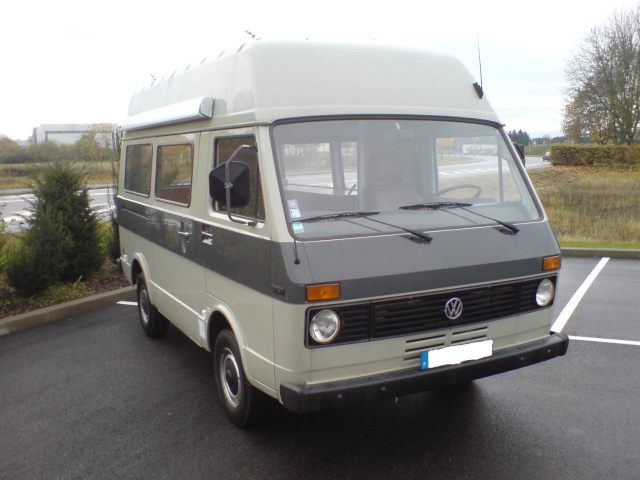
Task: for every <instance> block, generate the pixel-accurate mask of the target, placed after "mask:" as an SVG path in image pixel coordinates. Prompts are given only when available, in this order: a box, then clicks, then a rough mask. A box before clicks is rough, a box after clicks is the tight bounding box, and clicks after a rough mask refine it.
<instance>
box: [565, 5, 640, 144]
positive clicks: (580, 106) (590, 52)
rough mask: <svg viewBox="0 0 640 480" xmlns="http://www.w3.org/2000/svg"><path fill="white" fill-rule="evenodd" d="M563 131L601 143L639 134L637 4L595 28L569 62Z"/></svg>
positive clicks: (629, 140) (628, 140) (639, 33)
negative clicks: (586, 134) (581, 135)
mask: <svg viewBox="0 0 640 480" xmlns="http://www.w3.org/2000/svg"><path fill="white" fill-rule="evenodd" d="M565 74H566V77H567V80H568V83H569V86H568V87H567V88H566V89H565V94H566V95H567V97H568V100H567V102H566V105H565V109H564V119H563V130H564V131H565V134H567V136H569V137H575V136H578V135H579V134H584V133H589V134H590V135H591V136H592V138H593V139H594V140H596V141H598V142H599V143H606V142H607V141H609V140H611V141H614V142H618V143H627V144H631V143H633V142H634V141H636V140H637V139H638V136H639V134H640V6H638V7H636V9H635V10H630V11H621V12H616V13H614V14H613V16H612V17H611V18H610V19H609V21H608V23H606V24H605V25H603V26H600V27H594V28H592V29H591V31H590V32H589V33H588V34H587V35H586V36H585V38H584V40H583V41H582V44H581V45H580V48H579V50H578V52H577V53H575V54H574V55H573V57H572V58H571V59H570V60H569V61H568V62H567V64H566V68H565Z"/></svg>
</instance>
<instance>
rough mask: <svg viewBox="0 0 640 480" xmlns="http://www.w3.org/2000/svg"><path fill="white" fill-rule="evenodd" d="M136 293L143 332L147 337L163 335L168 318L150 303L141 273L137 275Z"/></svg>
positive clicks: (167, 325)
mask: <svg viewBox="0 0 640 480" xmlns="http://www.w3.org/2000/svg"><path fill="white" fill-rule="evenodd" d="M136 293H137V295H138V316H139V317H140V325H142V329H143V330H144V333H146V334H147V337H162V336H164V334H165V333H167V329H168V328H169V320H167V319H166V318H165V317H163V316H162V314H161V313H160V312H158V310H157V309H156V307H154V306H153V304H152V303H151V299H150V298H149V289H148V288H147V282H146V281H145V279H144V277H143V276H142V275H140V276H138V281H137V282H136Z"/></svg>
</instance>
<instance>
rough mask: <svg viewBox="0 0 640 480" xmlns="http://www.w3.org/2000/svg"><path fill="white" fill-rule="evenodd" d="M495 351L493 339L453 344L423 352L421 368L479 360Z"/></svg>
mask: <svg viewBox="0 0 640 480" xmlns="http://www.w3.org/2000/svg"><path fill="white" fill-rule="evenodd" d="M492 353H493V340H483V341H482V342H474V343H466V344H464V345H453V346H451V347H445V348H439V349H437V350H429V351H427V352H422V355H421V361H420V369H421V370H427V369H429V368H435V367H442V366H443V365H459V364H460V363H462V362H466V361H468V360H479V359H481V358H486V357H490V356H491V354H492Z"/></svg>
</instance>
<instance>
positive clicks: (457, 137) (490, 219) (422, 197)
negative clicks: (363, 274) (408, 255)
mask: <svg viewBox="0 0 640 480" xmlns="http://www.w3.org/2000/svg"><path fill="white" fill-rule="evenodd" d="M272 134H273V143H274V147H275V157H276V161H277V167H278V172H279V180H280V186H281V191H282V195H283V199H284V205H285V207H286V213H287V218H288V221H289V224H290V229H291V232H292V233H293V234H294V235H295V236H296V237H297V238H300V239H322V238H336V237H345V236H360V235H378V234H387V233H397V232H401V231H402V230H403V229H413V230H416V231H423V232H424V231H436V230H442V229H448V228H461V227H475V226H478V225H495V220H499V221H501V222H509V223H511V224H513V223H517V222H526V221H533V220H537V219H540V217H541V211H540V209H539V207H538V205H537V203H536V201H535V199H534V197H533V195H532V193H531V191H530V189H529V187H528V184H527V182H526V180H525V179H524V178H523V175H522V171H521V168H523V167H522V166H521V165H519V163H520V160H519V159H518V158H517V157H516V156H514V153H513V150H512V148H510V147H509V146H508V144H507V141H508V140H507V139H506V138H505V137H504V135H503V133H502V131H501V130H500V129H499V128H497V127H495V126H493V125H489V124H485V123H471V122H461V121H449V120H430V119H400V118H398V119H394V118H389V119H379V118H375V119H345V120H317V121H304V122H298V123H280V124H276V125H275V126H274V127H273V130H272ZM421 206H422V208H421ZM373 215H375V220H377V221H372V220H371V217H372V216H373ZM494 219H495V220H494Z"/></svg>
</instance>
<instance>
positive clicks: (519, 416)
mask: <svg viewBox="0 0 640 480" xmlns="http://www.w3.org/2000/svg"><path fill="white" fill-rule="evenodd" d="M563 262H564V265H563V270H562V274H561V280H560V285H559V294H558V297H557V299H556V315H557V317H559V318H560V317H562V316H564V317H566V316H567V315H568V313H567V312H568V311H569V310H570V312H569V313H571V314H570V315H569V316H568V318H567V320H566V323H565V324H564V327H563V331H564V332H566V333H569V334H570V335H571V336H572V337H573V339H572V341H571V345H570V346H569V352H568V354H567V355H566V356H565V357H561V358H557V359H554V360H552V361H549V362H545V363H543V364H539V365H536V366H532V367H529V368H525V369H522V370H518V371H515V372H510V373H507V374H503V375H499V376H496V377H491V378H486V379H482V380H478V381H476V382H473V383H472V384H470V385H468V386H466V387H461V388H456V389H450V390H443V391H436V392H429V393H424V394H419V395H414V396H410V397H403V398H400V399H398V400H397V402H394V401H393V400H391V401H384V402H378V403H373V404H366V405H360V406H357V407H353V408H347V409H342V410H335V411H331V412H324V413H319V414H313V415H308V416H297V415H295V414H292V413H289V412H287V411H285V410H284V409H282V408H281V407H280V406H279V405H277V404H275V403H274V402H270V403H269V404H268V405H267V408H266V413H265V417H264V421H263V422H262V423H261V424H259V425H258V426H257V427H256V428H254V429H253V430H251V431H243V430H240V429H237V428H236V427H234V426H232V425H231V424H230V423H229V422H228V421H227V420H226V418H225V416H224V413H223V410H222V408H221V407H220V406H219V404H218V402H217V398H216V393H215V391H214V387H213V371H212V368H211V359H210V355H209V354H208V353H207V352H205V351H204V350H202V349H200V348H198V347H197V346H195V345H194V344H192V343H191V342H190V341H189V340H188V339H186V337H184V336H183V335H182V334H180V333H179V332H178V331H177V330H176V329H174V328H171V329H170V331H169V333H168V335H167V337H166V338H165V339H163V340H160V341H152V340H149V339H147V338H146V337H145V336H144V334H143V333H142V331H141V329H140V327H139V326H138V324H137V317H136V310H135V307H133V306H130V305H112V306H109V307H105V308H102V309H100V310H97V311H94V312H89V313H84V314H80V315H74V316H73V317H71V318H68V319H65V320H61V321H58V322H55V323H51V324H48V325H44V326H41V327H37V328H33V329H31V330H25V331H22V332H18V333H14V334H11V335H7V336H4V337H0V425H1V427H0V478H2V479H5V478H6V479H13V478H16V479H26V478H110V479H111V478H154V479H155V478H193V479H196V478H215V479H227V478H241V479H272V478H274V479H277V478H283V479H285V478H286V479H292V478H300V479H302V478H304V479H315V478H318V479H329V478H357V479H359V478H363V479H388V478H402V479H413V478H447V479H451V478H454V479H458V478H460V479H462V478H473V479H496V480H497V479H547V478H562V479H601V478H611V479H635V478H637V475H638V472H639V471H640V415H638V412H639V411H640V400H639V399H640V296H639V295H638V284H639V283H640V260H621V259H611V260H608V261H603V260H601V259H600V258H567V257H565V258H564V259H563ZM602 262H604V264H603V263H602ZM585 281H587V283H585ZM587 284H589V285H587ZM585 285H586V286H588V288H585ZM581 294H582V296H581V298H580V299H579V301H577V302H576V295H577V296H580V295H581Z"/></svg>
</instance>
